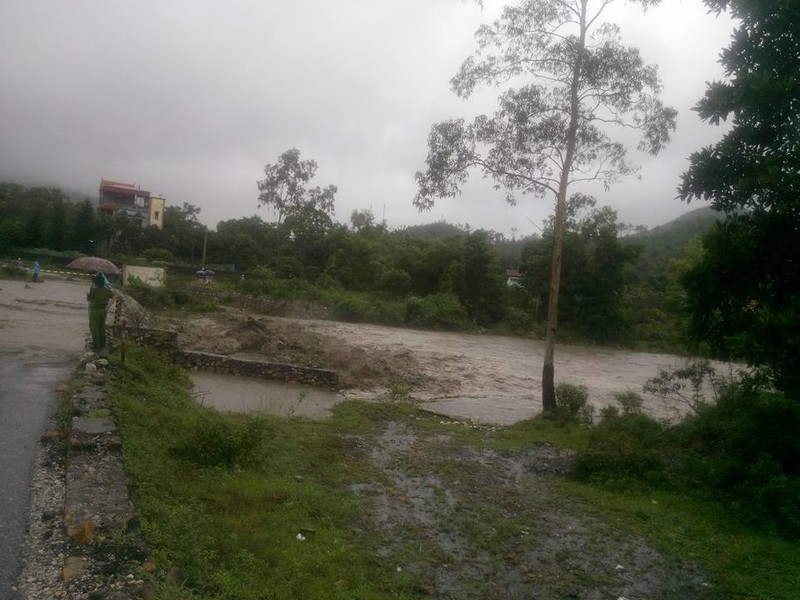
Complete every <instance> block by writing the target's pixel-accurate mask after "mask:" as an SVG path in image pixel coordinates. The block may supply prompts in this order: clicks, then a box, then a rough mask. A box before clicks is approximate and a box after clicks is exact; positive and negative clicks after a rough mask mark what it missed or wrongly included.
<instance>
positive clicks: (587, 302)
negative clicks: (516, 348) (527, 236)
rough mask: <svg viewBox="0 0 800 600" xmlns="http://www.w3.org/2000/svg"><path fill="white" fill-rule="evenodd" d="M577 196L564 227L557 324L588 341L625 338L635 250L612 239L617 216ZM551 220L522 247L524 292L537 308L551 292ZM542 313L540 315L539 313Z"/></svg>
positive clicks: (573, 198)
mask: <svg viewBox="0 0 800 600" xmlns="http://www.w3.org/2000/svg"><path fill="white" fill-rule="evenodd" d="M595 204H596V203H595V201H594V199H592V198H587V197H586V196H582V195H576V196H573V197H572V198H570V200H569V202H568V203H567V231H566V232H565V234H564V240H563V248H562V251H563V254H562V260H561V288H560V289H561V291H560V300H559V323H560V326H561V327H563V328H566V329H569V330H572V331H575V332H576V333H577V334H579V335H580V336H582V337H585V338H588V339H589V340H592V341H595V342H600V343H609V342H623V341H628V340H629V339H630V337H629V336H630V326H629V322H628V319H629V316H628V315H626V314H625V312H624V310H623V308H624V303H623V295H624V292H625V287H626V283H627V269H628V266H629V265H631V264H633V262H634V261H635V259H636V256H637V248H636V247H633V246H631V245H629V244H622V243H621V241H620V240H619V239H618V237H617V225H618V223H617V215H616V212H615V211H613V210H611V209H610V208H609V207H607V206H605V207H601V208H595ZM552 256H553V223H552V220H551V222H550V223H549V224H547V225H546V229H545V232H544V235H543V237H541V238H537V239H531V240H529V241H528V242H527V243H526V244H525V245H524V246H523V248H522V255H521V259H520V268H521V269H522V271H523V273H524V275H523V278H522V284H523V293H525V294H529V295H530V296H531V297H533V298H535V300H536V305H537V306H538V307H540V308H541V309H542V310H544V308H545V307H546V306H547V299H548V297H549V293H550V272H551V266H552ZM542 316H543V315H542Z"/></svg>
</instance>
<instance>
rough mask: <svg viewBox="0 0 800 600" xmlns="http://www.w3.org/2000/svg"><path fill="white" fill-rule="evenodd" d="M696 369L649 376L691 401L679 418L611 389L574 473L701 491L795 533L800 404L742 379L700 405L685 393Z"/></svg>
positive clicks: (769, 526) (700, 376) (608, 482)
mask: <svg viewBox="0 0 800 600" xmlns="http://www.w3.org/2000/svg"><path fill="white" fill-rule="evenodd" d="M696 366H697V365H693V366H690V367H687V368H684V369H678V372H679V373H678V375H677V376H670V375H671V374H670V373H662V375H661V376H660V377H658V378H655V379H654V380H652V381H653V382H658V383H657V384H655V383H654V384H653V385H654V386H656V387H658V389H661V391H662V392H663V393H664V394H670V395H672V397H673V398H674V397H676V395H677V397H681V396H685V397H687V398H688V399H689V400H687V402H690V403H691V405H692V406H693V407H694V409H695V411H694V412H690V413H689V414H688V415H687V416H686V417H684V418H683V419H682V420H681V421H679V422H677V423H673V424H669V423H665V422H664V423H662V422H659V421H656V420H655V419H653V418H651V417H649V416H647V415H645V414H643V413H642V410H641V400H642V399H641V397H640V396H639V395H638V394H635V393H631V392H626V393H624V394H618V395H617V396H616V400H617V403H618V405H619V406H610V407H607V408H605V409H603V411H602V412H601V421H600V423H599V424H598V425H597V426H596V427H594V428H593V429H592V430H591V432H590V435H589V440H588V444H587V446H586V448H584V449H582V450H581V451H580V452H579V453H578V456H577V458H576V461H575V470H574V473H575V475H576V477H577V478H578V479H579V480H582V481H589V482H593V483H597V484H601V485H604V486H609V487H611V488H614V489H626V488H637V487H641V486H642V485H649V486H655V487H657V488H665V489H677V490H684V491H686V492H687V493H693V494H697V493H698V491H701V492H702V493H704V494H706V495H708V496H709V497H711V498H714V499H715V500H717V501H720V502H722V503H723V504H724V505H725V506H726V507H727V508H728V509H729V510H730V511H731V512H732V513H733V514H734V515H735V516H736V518H737V519H739V520H740V521H742V522H744V523H747V524H748V525H750V526H753V527H755V528H757V529H760V530H766V531H769V532H772V533H777V534H779V535H782V536H786V537H789V538H797V537H800V494H798V491H800V437H799V436H798V435H797V432H798V431H800V404H798V403H797V402H794V401H793V400H791V399H789V398H787V397H786V396H784V395H782V394H777V393H763V392H758V391H756V390H754V389H753V388H752V387H751V386H748V385H747V382H746V381H745V382H744V383H741V384H738V385H730V384H729V385H728V386H727V387H725V388H724V390H723V391H722V393H721V395H720V396H719V398H718V400H717V401H716V402H715V403H711V404H708V403H698V402H696V401H693V400H691V398H692V396H693V395H694V394H695V392H696V390H697V389H698V387H699V385H700V384H701V383H703V382H704V381H705V379H707V377H708V372H707V371H704V370H703V368H702V365H700V368H694V367H696ZM651 391H654V390H651Z"/></svg>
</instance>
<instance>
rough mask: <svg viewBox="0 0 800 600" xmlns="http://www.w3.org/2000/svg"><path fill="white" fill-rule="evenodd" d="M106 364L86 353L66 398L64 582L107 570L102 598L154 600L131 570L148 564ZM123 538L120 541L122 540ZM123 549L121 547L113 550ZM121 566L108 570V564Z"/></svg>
mask: <svg viewBox="0 0 800 600" xmlns="http://www.w3.org/2000/svg"><path fill="white" fill-rule="evenodd" d="M107 367H108V361H107V360H105V359H102V358H98V357H96V356H95V355H92V354H89V355H87V356H86V357H85V358H84V360H83V361H82V363H81V368H82V369H83V371H84V372H85V373H86V375H87V382H86V383H84V384H83V385H82V386H81V387H80V389H78V391H77V392H76V393H74V394H73V395H72V397H71V399H70V407H71V414H72V419H71V422H70V428H69V432H68V438H67V439H68V450H67V458H66V465H65V488H66V491H65V497H64V521H63V523H64V528H65V532H66V535H67V536H68V537H69V538H70V539H71V541H72V544H71V550H70V552H69V554H68V555H67V556H65V558H64V566H63V569H62V578H63V581H64V582H65V583H69V582H71V581H75V580H80V579H81V578H82V577H84V576H85V577H87V578H88V577H90V576H92V572H94V573H95V574H96V572H98V571H100V570H102V571H105V574H106V581H105V582H104V585H103V587H104V588H105V589H106V590H107V592H105V593H104V594H103V595H102V596H98V597H102V598H108V599H113V600H133V599H142V598H145V599H146V598H152V597H153V595H152V590H150V589H149V588H148V586H147V585H146V584H145V583H144V582H143V581H141V580H138V579H137V578H136V577H135V576H134V575H133V574H132V573H131V568H132V567H133V570H134V571H135V570H136V567H137V566H138V567H140V568H144V566H145V565H146V564H149V561H148V560H147V554H148V553H147V549H146V546H145V544H144V541H143V539H142V536H141V534H140V533H139V531H138V520H137V518H136V515H135V512H134V508H133V504H132V502H131V499H130V495H129V493H128V480H127V475H126V473H125V469H124V466H123V462H122V443H121V438H120V435H119V431H118V430H117V424H116V421H115V420H114V418H113V415H112V412H111V403H110V401H109V398H108V393H107V391H106V388H105V375H104V371H105V369H106V368H107ZM123 539H124V542H122V541H121V540H123ZM115 544H116V545H120V546H122V545H124V548H121V547H120V548H115ZM115 559H119V561H120V563H119V565H118V566H117V565H115V567H117V568H116V569H115V568H110V567H111V565H109V562H110V560H115Z"/></svg>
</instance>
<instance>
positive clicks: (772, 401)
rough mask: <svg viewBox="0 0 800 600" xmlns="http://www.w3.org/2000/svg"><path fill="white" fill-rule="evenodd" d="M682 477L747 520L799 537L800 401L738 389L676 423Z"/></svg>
mask: <svg viewBox="0 0 800 600" xmlns="http://www.w3.org/2000/svg"><path fill="white" fill-rule="evenodd" d="M677 432H678V434H679V435H680V438H681V442H682V445H683V446H684V447H685V448H686V452H687V456H686V460H685V464H684V476H685V478H686V479H687V480H689V481H700V482H702V484H703V485H704V486H705V487H707V488H708V489H709V490H711V491H712V492H714V493H715V494H717V495H720V496H721V498H722V499H724V500H725V501H726V502H728V503H729V505H730V506H731V507H732V508H733V509H735V510H737V511H739V512H740V514H741V515H742V516H744V517H745V518H746V519H747V520H749V521H751V522H753V523H754V524H757V525H760V526H766V527H769V528H774V529H775V530H776V531H778V532H780V533H783V534H787V535H791V536H798V535H800V404H798V403H797V402H794V401H793V400H790V399H788V398H786V397H785V396H783V395H781V394H775V393H763V392H757V391H753V390H748V389H747V388H743V387H740V388H738V389H732V390H730V391H728V392H727V393H726V394H724V395H723V396H722V397H720V399H719V401H718V402H717V403H716V404H715V405H713V406H708V407H705V408H704V409H703V410H701V411H700V412H699V413H698V414H697V415H693V416H691V417H688V418H687V419H685V420H684V422H682V423H681V424H680V425H678V426H677Z"/></svg>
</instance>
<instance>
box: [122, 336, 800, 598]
mask: <svg viewBox="0 0 800 600" xmlns="http://www.w3.org/2000/svg"><path fill="white" fill-rule="evenodd" d="M112 361H113V362H114V367H113V368H112V369H110V370H109V381H108V384H109V388H110V392H111V398H112V401H113V403H114V412H115V416H116V418H117V419H118V421H119V425H120V429H121V433H122V436H123V440H124V442H123V451H124V458H125V464H126V469H127V471H128V473H129V476H130V480H131V491H132V494H133V499H134V504H135V506H136V509H137V512H138V513H139V515H140V518H141V523H142V530H143V533H144V535H145V537H146V541H147V543H148V545H149V547H150V549H151V551H152V553H153V557H154V559H155V560H156V563H157V564H158V565H159V569H160V571H159V574H158V575H157V576H156V582H155V584H156V589H157V598H159V599H161V600H196V599H198V598H210V599H212V600H213V599H222V598H225V599H235V600H239V599H241V600H251V599H252V600H256V599H264V598H281V599H285V598H311V599H317V598H319V599H323V598H324V599H328V598H332V599H337V598H354V599H372V598H375V599H379V598H380V599H384V598H389V599H405V598H420V597H424V596H425V592H424V590H425V585H426V583H425V582H424V581H420V580H418V579H417V578H416V577H415V576H414V575H412V574H411V573H410V572H409V571H408V570H403V571H398V570H397V569H396V566H397V565H398V562H397V560H404V561H408V562H415V561H416V562H418V563H421V564H434V563H442V562H445V561H446V560H447V559H448V554H447V552H446V551H445V550H444V549H443V548H442V547H441V546H439V545H438V544H437V543H436V542H435V538H430V537H425V535H424V534H425V533H426V532H420V531H402V532H401V533H399V534H397V535H398V536H399V537H398V539H392V540H391V544H393V546H392V555H391V556H392V557H393V560H386V559H385V558H382V557H381V556H382V555H381V550H382V549H384V545H385V544H386V543H387V541H386V532H385V531H379V530H377V529H376V525H375V524H374V523H373V522H371V521H370V520H369V519H367V518H365V516H364V511H363V507H360V506H359V498H358V496H356V495H355V494H354V493H352V492H351V487H350V486H351V484H372V485H374V486H376V487H377V488H379V489H380V490H382V491H386V493H388V494H391V493H396V491H394V492H393V491H392V490H393V489H394V488H392V485H391V482H390V481H388V480H387V475H386V473H384V472H380V471H378V470H376V468H375V467H374V466H373V461H372V460H370V456H371V454H370V453H371V452H372V450H373V443H374V441H375V438H376V436H378V435H379V434H381V433H382V432H384V431H385V427H386V425H387V424H388V423H389V422H395V423H400V424H401V425H402V427H404V428H405V431H408V432H411V433H413V434H414V435H415V436H416V437H417V439H418V440H420V442H419V445H418V446H415V448H414V451H413V452H411V453H409V454H406V455H404V457H403V458H402V460H403V461H404V462H403V463H402V464H398V465H397V468H398V469H402V470H403V473H405V476H410V477H415V476H420V475H430V476H432V477H434V478H435V479H436V480H437V481H440V482H442V486H441V489H439V487H437V486H435V485H434V486H432V487H433V492H432V493H433V494H434V497H435V498H438V501H440V502H441V503H443V504H445V505H446V497H445V490H447V489H449V490H455V489H463V488H470V489H480V490H482V491H481V493H479V494H472V495H467V496H464V497H466V498H469V499H470V502H471V504H466V505H459V506H458V507H457V510H456V509H454V510H452V511H450V512H447V511H444V514H445V516H444V517H443V518H441V520H439V521H438V522H436V523H435V527H437V528H438V530H439V531H456V532H460V534H461V535H466V536H467V537H469V538H470V539H471V543H472V544H474V547H475V548H476V549H479V550H481V551H483V552H487V553H489V554H491V555H494V556H496V560H499V561H502V560H504V557H505V556H506V553H507V552H508V551H509V548H513V547H519V549H521V550H522V549H524V548H525V547H526V546H525V544H534V543H535V539H536V536H535V533H536V532H537V527H539V525H538V523H537V515H538V514H540V512H542V511H547V510H548V509H549V508H552V507H556V508H557V507H560V506H563V505H568V506H570V507H577V508H578V509H579V510H580V511H581V513H582V514H584V515H586V516H587V517H590V518H591V519H595V520H596V521H598V522H602V523H605V524H608V526H610V527H611V529H612V530H613V531H615V532H618V533H619V535H620V536H629V535H635V536H639V537H642V538H644V539H647V540H648V541H649V542H650V543H651V544H652V545H653V546H654V547H656V548H658V549H659V550H661V551H662V552H664V553H666V554H667V555H669V556H674V557H679V558H680V559H681V560H687V561H691V562H694V563H696V564H697V565H699V566H700V567H701V568H703V569H704V570H705V572H706V573H707V574H708V576H709V579H710V583H711V584H712V585H713V589H714V590H715V591H716V592H717V595H716V596H715V597H719V598H748V599H757V598H758V599H765V600H766V599H767V598H770V599H772V598H775V599H781V598H782V599H787V600H789V599H794V598H797V592H796V590H798V589H800V579H799V577H800V545H798V544H797V543H793V542H789V541H786V540H781V539H778V538H775V537H771V536H768V535H764V534H759V533H756V532H753V531H751V530H748V529H746V528H744V527H743V526H741V525H740V524H738V523H737V522H736V521H735V520H734V519H733V517H732V516H731V515H728V514H726V513H725V512H724V510H723V509H722V508H721V507H720V505H718V504H715V503H713V502H709V501H706V500H703V499H702V498H699V497H694V496H689V495H686V494H680V493H677V492H669V491H664V490H650V489H647V488H637V489H636V490H622V491H610V490H609V489H606V488H603V487H598V486H594V485H591V484H584V483H578V482H575V481H573V480H570V479H565V478H560V477H552V478H551V477H547V478H546V480H547V482H548V485H550V484H552V485H550V490H551V493H550V496H546V497H545V498H544V500H543V503H542V504H541V505H536V506H534V505H527V504H524V503H523V502H522V500H523V499H524V496H522V495H520V492H519V490H517V489H516V488H515V487H514V485H513V482H508V483H506V484H503V485H501V486H490V487H487V488H485V492H484V491H483V488H482V487H481V484H482V483H483V482H484V481H486V480H487V479H488V476H489V475H490V473H488V471H487V469H488V468H489V467H486V466H485V465H483V464H482V463H476V462H475V461H472V462H470V461H459V460H457V458H458V454H459V452H462V453H469V452H473V453H474V452H480V451H483V450H486V449H489V450H492V451H494V452H499V453H501V454H505V455H509V456H511V455H513V454H514V453H515V452H520V451H524V450H525V449H526V448H530V447H531V446H532V445H533V444H541V443H545V442H547V443H551V444H553V445H555V446H557V447H561V448H570V449H582V448H585V447H586V444H587V439H588V430H587V428H585V427H580V426H577V425H572V424H568V423H559V422H557V421H553V420H547V419H541V418H538V419H533V420H530V421H526V422H523V423H519V424H517V425H514V426H512V427H506V428H502V427H497V428H491V427H474V426H471V425H470V424H465V423H461V422H457V421H453V420H450V419H447V418H444V417H441V416H438V415H434V414H431V413H426V412H422V411H417V410H415V409H413V408H412V407H410V406H408V405H406V404H403V403H393V404H377V403H356V402H347V403H344V404H342V405H340V406H339V407H338V408H337V409H336V410H335V412H334V416H333V418H332V419H330V420H327V421H319V422H313V421H307V420H302V419H279V418H270V417H263V416H259V417H243V416H230V415H220V414H217V413H215V412H213V411H211V410H209V409H207V408H203V407H200V406H199V405H197V403H195V402H194V401H193V400H192V398H191V397H190V396H189V394H188V392H187V389H188V380H187V376H186V374H185V373H184V372H182V371H181V370H179V369H178V368H176V367H173V366H171V365H170V364H169V363H168V362H167V361H165V360H164V359H163V358H162V357H160V356H158V355H156V354H154V353H152V352H150V351H148V350H145V349H142V348H138V347H129V349H128V352H127V355H126V362H125V364H124V365H120V364H119V357H118V356H112ZM437 494H438V495H437ZM553 494H555V495H553ZM522 530H527V531H529V532H530V535H529V536H528V535H527V533H526V537H520V532H521V531H522ZM298 534H301V535H302V536H303V537H304V538H305V539H304V540H303V541H301V540H299V539H298V537H297V536H298ZM173 567H178V568H179V569H180V570H179V571H175V570H174V569H173V570H172V573H173V575H172V576H167V573H169V572H170V570H171V569H172V568H173ZM176 572H177V573H179V574H180V576H175V575H174V573H176ZM601 575H602V574H597V577H599V578H600V579H598V580H597V582H595V583H596V584H597V585H598V586H600V585H604V580H602V577H603V576H601ZM534 576H535V572H532V573H531V574H530V577H531V578H533V577H534ZM571 576H572V575H567V574H566V572H565V577H571ZM575 577H584V578H585V577H588V575H587V573H586V572H583V574H581V573H579V572H578V571H576V573H575ZM590 583H591V582H590ZM606 583H608V582H606ZM565 585H567V584H566V583H565ZM568 587H569V586H568V585H567V588H568ZM567 588H565V589H567Z"/></svg>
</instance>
